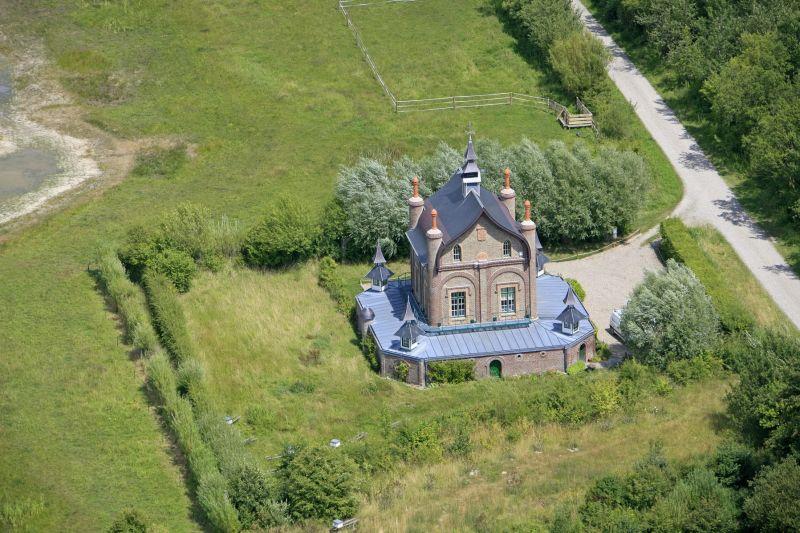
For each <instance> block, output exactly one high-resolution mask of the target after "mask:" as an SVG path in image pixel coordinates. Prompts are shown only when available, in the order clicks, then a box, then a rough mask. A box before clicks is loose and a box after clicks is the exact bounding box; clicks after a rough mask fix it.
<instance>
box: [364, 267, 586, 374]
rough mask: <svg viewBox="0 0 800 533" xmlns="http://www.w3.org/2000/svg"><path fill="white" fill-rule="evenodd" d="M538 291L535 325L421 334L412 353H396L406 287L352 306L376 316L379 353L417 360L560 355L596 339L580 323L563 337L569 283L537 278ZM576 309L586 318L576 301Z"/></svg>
mask: <svg viewBox="0 0 800 533" xmlns="http://www.w3.org/2000/svg"><path fill="white" fill-rule="evenodd" d="M536 287H537V309H538V312H539V319H538V320H533V321H531V322H530V324H528V325H525V326H521V327H515V328H505V329H489V330H481V331H469V332H456V333H447V334H439V335H425V334H424V333H423V334H421V335H420V337H419V338H418V344H417V346H416V347H415V348H414V349H413V350H410V351H408V350H403V349H401V348H400V337H399V336H397V333H400V330H401V327H402V326H403V325H404V324H405V323H406V322H404V321H403V318H404V316H405V311H406V308H407V305H408V299H409V295H410V294H411V284H410V282H408V281H392V282H389V285H388V287H387V288H386V290H385V291H384V292H378V291H371V290H367V291H364V292H362V293H361V294H359V295H358V296H357V297H356V301H357V303H358V307H359V309H364V308H367V307H369V308H371V309H372V310H373V311H374V312H375V319H374V321H373V322H372V325H371V326H370V329H371V330H372V332H373V334H374V335H375V338H376V340H377V342H378V345H379V347H380V349H381V350H382V351H384V352H388V353H394V354H397V355H402V356H405V357H411V358H416V359H425V360H436V359H457V358H461V357H481V356H487V355H499V354H504V353H521V352H533V351H539V350H548V349H560V348H563V347H567V346H571V345H573V344H576V343H578V342H580V341H582V340H583V339H585V338H586V337H588V336H589V335H591V334H593V333H594V327H593V326H592V324H591V322H589V320H588V319H583V320H581V321H580V327H579V329H578V332H577V333H576V334H575V335H566V334H564V333H562V331H561V324H560V323H559V322H558V320H557V317H558V315H559V314H560V313H561V312H562V311H563V310H564V309H565V307H566V306H565V305H564V303H563V301H562V300H563V298H564V293H565V292H566V290H567V287H568V285H567V282H565V281H564V280H563V279H561V278H560V277H557V276H551V275H543V276H540V277H539V278H537V280H536ZM576 309H577V310H579V311H580V312H582V313H584V314H586V309H585V308H584V307H583V304H581V303H580V301H579V302H578V305H577V306H576Z"/></svg>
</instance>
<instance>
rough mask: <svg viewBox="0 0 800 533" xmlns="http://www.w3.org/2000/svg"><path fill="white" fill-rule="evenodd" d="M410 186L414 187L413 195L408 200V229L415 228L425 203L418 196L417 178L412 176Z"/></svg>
mask: <svg viewBox="0 0 800 533" xmlns="http://www.w3.org/2000/svg"><path fill="white" fill-rule="evenodd" d="M411 185H412V186H413V187H414V193H413V194H412V195H411V198H409V199H408V229H414V228H416V227H417V222H418V221H419V216H420V215H421V214H422V206H423V205H424V204H425V201H424V200H423V199H422V197H421V196H420V195H419V178H418V177H416V176H414V178H413V179H412V180H411Z"/></svg>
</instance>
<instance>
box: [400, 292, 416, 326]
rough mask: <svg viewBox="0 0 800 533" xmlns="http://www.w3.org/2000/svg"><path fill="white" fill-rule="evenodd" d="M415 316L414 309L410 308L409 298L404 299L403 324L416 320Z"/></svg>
mask: <svg viewBox="0 0 800 533" xmlns="http://www.w3.org/2000/svg"><path fill="white" fill-rule="evenodd" d="M416 319H417V315H415V314H414V309H412V308H411V296H409V297H408V298H407V299H406V312H405V314H404V315H403V322H411V321H412V320H416Z"/></svg>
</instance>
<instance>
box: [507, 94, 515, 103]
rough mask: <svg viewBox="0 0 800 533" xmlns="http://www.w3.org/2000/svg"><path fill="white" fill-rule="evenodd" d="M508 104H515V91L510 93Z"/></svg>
mask: <svg viewBox="0 0 800 533" xmlns="http://www.w3.org/2000/svg"><path fill="white" fill-rule="evenodd" d="M508 105H514V93H513V92H511V93H508Z"/></svg>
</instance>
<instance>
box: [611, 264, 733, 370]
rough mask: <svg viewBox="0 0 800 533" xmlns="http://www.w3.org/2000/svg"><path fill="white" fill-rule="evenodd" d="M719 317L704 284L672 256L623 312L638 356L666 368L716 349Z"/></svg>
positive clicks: (625, 327) (625, 332) (627, 333)
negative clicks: (672, 363)
mask: <svg viewBox="0 0 800 533" xmlns="http://www.w3.org/2000/svg"><path fill="white" fill-rule="evenodd" d="M718 328H719V318H718V317H717V314H716V312H715V310H714V306H713V305H712V304H711V300H710V299H709V297H708V295H707V294H706V292H705V289H704V288H703V285H702V284H701V283H700V282H699V281H698V280H697V278H696V277H695V276H694V274H692V271H691V270H689V269H688V268H687V267H685V266H683V265H681V264H679V263H676V262H675V261H673V260H669V261H668V262H667V270H666V272H663V273H659V274H656V273H653V272H649V273H648V274H647V275H646V276H645V279H644V281H643V282H642V283H641V284H640V285H639V286H638V287H636V289H635V290H634V292H633V295H632V296H631V299H630V301H629V302H628V305H627V306H626V308H625V312H624V313H623V315H622V333H623V335H624V336H625V339H626V340H627V342H628V345H629V346H630V348H631V349H632V351H633V353H634V356H635V357H636V358H637V359H640V360H641V361H642V362H644V363H646V364H648V365H652V366H655V367H658V368H661V369H664V368H666V366H667V364H668V363H669V362H671V361H674V360H679V359H690V358H692V357H695V356H697V355H700V354H702V353H704V352H706V351H708V350H709V349H711V348H712V346H713V345H714V343H715V342H716V339H717V335H718Z"/></svg>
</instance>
